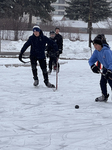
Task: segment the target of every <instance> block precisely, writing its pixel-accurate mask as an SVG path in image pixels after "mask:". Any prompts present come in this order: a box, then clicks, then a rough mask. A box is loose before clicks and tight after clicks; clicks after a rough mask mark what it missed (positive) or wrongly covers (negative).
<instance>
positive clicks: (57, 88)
mask: <svg viewBox="0 0 112 150" xmlns="http://www.w3.org/2000/svg"><path fill="white" fill-rule="evenodd" d="M58 69H59V68H58V58H57V62H56V90H57V89H58Z"/></svg>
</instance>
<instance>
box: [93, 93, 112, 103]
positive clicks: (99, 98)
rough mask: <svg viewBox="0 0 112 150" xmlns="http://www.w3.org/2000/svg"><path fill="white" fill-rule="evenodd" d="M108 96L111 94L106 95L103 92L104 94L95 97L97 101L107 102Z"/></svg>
mask: <svg viewBox="0 0 112 150" xmlns="http://www.w3.org/2000/svg"><path fill="white" fill-rule="evenodd" d="M108 97H109V94H107V95H106V96H105V95H103V94H102V96H100V97H97V98H96V99H95V101H96V102H107V100H108Z"/></svg>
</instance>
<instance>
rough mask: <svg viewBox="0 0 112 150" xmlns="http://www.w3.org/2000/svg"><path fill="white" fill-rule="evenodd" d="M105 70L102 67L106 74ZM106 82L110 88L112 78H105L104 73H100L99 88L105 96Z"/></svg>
mask: <svg viewBox="0 0 112 150" xmlns="http://www.w3.org/2000/svg"><path fill="white" fill-rule="evenodd" d="M106 72H107V69H105V68H103V74H106ZM107 82H108V83H109V85H110V87H111V89H112V80H111V79H106V78H105V76H104V75H101V80H100V88H101V91H102V94H103V95H105V96H107Z"/></svg>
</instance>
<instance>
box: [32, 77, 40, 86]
mask: <svg viewBox="0 0 112 150" xmlns="http://www.w3.org/2000/svg"><path fill="white" fill-rule="evenodd" d="M38 84H39V80H38V77H34V83H33V85H34V86H37V85H38Z"/></svg>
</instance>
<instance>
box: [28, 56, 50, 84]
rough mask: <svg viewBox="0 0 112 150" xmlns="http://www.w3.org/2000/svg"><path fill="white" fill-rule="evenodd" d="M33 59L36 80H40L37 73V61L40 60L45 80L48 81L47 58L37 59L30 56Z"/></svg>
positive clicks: (32, 65)
mask: <svg viewBox="0 0 112 150" xmlns="http://www.w3.org/2000/svg"><path fill="white" fill-rule="evenodd" d="M30 60H31V68H32V73H33V78H34V80H38V74H37V61H38V62H39V65H40V68H41V70H42V73H43V77H44V82H48V73H47V64H46V59H39V60H38V59H37V58H35V57H33V58H30Z"/></svg>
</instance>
